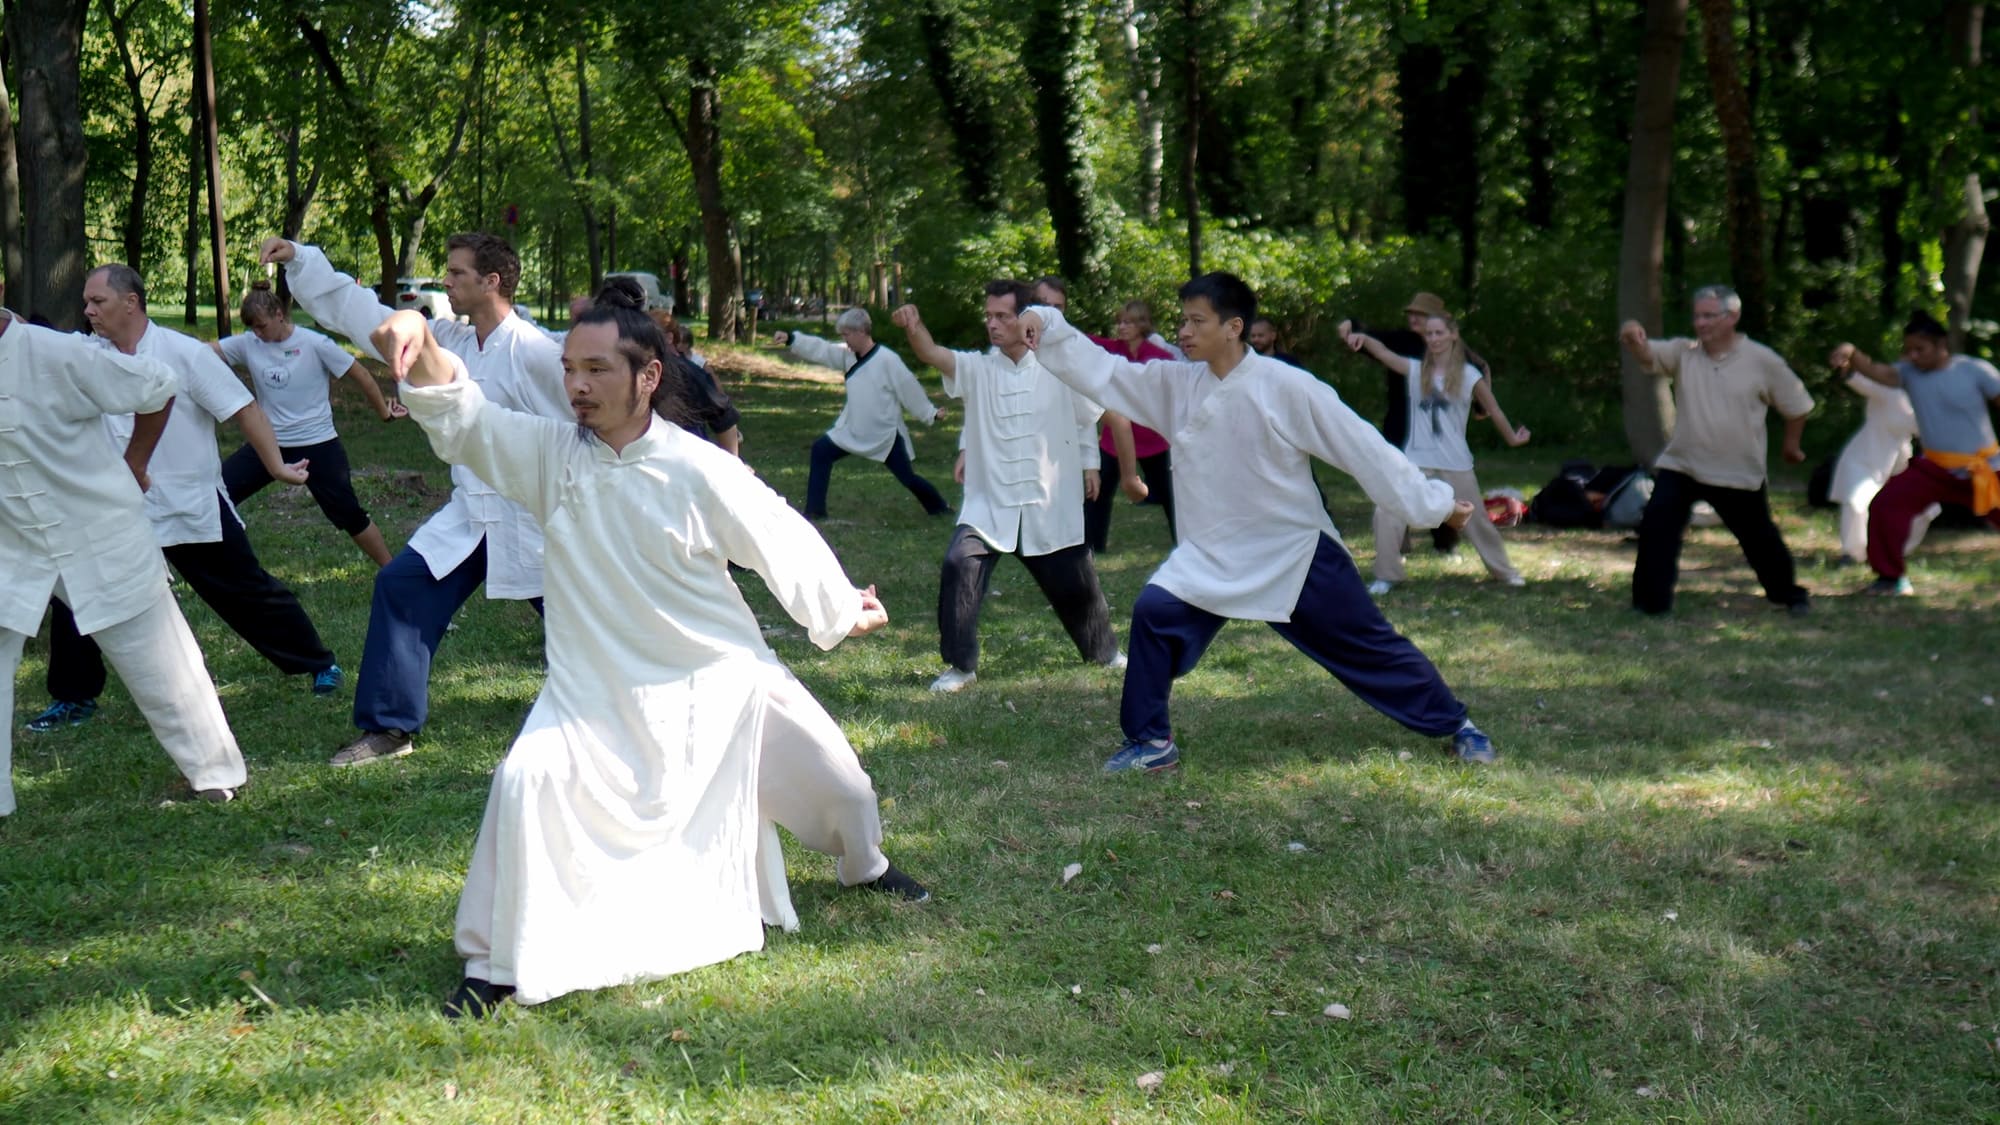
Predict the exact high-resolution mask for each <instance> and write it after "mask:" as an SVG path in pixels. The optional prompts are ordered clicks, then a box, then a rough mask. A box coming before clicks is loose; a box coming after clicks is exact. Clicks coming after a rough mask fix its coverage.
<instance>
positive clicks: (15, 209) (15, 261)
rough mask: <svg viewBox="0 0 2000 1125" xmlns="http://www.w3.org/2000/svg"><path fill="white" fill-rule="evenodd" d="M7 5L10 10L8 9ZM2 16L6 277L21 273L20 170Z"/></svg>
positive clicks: (1, 242) (0, 183) (0, 250)
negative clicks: (10, 99)
mask: <svg viewBox="0 0 2000 1125" xmlns="http://www.w3.org/2000/svg"><path fill="white" fill-rule="evenodd" d="M11 7H12V6H11V5H9V9H11ZM6 31H7V28H6V22H5V17H4V16H0V269H5V270H6V272H7V280H9V281H14V282H15V283H16V284H19V282H18V281H16V279H17V278H20V277H21V276H22V272H21V271H22V265H21V171H20V165H19V164H17V163H15V160H14V105H13V103H12V102H11V101H9V100H8V96H7V71H8V70H9V69H11V66H10V65H9V64H8V57H7V48H6V40H7V39H8V38H9V36H8V35H7V34H6Z"/></svg>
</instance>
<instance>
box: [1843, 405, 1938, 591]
mask: <svg viewBox="0 0 2000 1125" xmlns="http://www.w3.org/2000/svg"><path fill="white" fill-rule="evenodd" d="M1847 386H1848V388H1849V389H1850V390H1852V391H1853V392H1854V393H1855V394H1858V395H1860V396H1861V397H1863V398H1865V399H1867V400H1868V412H1867V414H1866V415H1865V416H1864V417H1863V418H1862V422H1861V428H1860V429H1858V430H1856V431H1854V436H1853V437H1851V438H1848V439H1847V445H1846V446H1845V447H1843V448H1842V449H1841V451H1840V460H1838V461H1836V462H1834V466H1833V485H1832V487H1831V488H1829V489H1828V490H1827V499H1829V500H1831V501H1833V502H1834V503H1835V504H1837V505H1839V506H1840V551H1841V553H1842V554H1844V555H1846V556H1847V557H1848V558H1850V559H1854V560H1856V561H1857V562H1858V561H1860V560H1863V559H1866V558H1867V557H1868V506H1869V505H1870V504H1873V503H1874V502H1875V494H1876V493H1878V492H1880V491H1882V486H1883V485H1884V484H1885V483H1887V482H1888V480H1889V478H1890V477H1893V476H1895V475H1896V474H1897V473H1900V472H1902V471H1903V470H1904V469H1905V468H1907V467H1908V466H1909V464H1910V452H1911V447H1910V442H1911V439H1913V438H1915V437H1916V436H1917V412H1916V411H1915V410H1913V409H1911V407H1910V396H1909V395H1908V394H1905V393H1904V391H1903V389H1902V388H1901V387H1890V386H1884V385H1883V384H1881V383H1878V382H1876V381H1875V380H1873V379H1870V378H1869V377H1868V376H1866V375H1863V374H1860V373H1859V372H1856V373H1854V374H1851V375H1849V376H1848V377H1847ZM1941 511H1943V509H1941V508H1939V507H1938V506H1937V505H1936V504H1933V505H1931V506H1930V508H1929V509H1928V510H1926V511H1925V512H1923V513H1922V514H1921V515H1919V516H1918V517H1917V518H1916V520H1915V521H1913V522H1912V523H1911V524H1910V540H1909V542H1908V544H1906V545H1905V548H1904V550H1905V553H1907V552H1909V551H1914V550H1916V549H1917V545H1918V544H1919V543H1922V542H1923V540H1924V532H1926V531H1928V530H1929V529H1930V526H1931V521H1932V520H1933V519H1936V518H1937V516H1938V514H1939V513H1940V512H1941Z"/></svg>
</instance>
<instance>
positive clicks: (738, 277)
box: [687, 59, 743, 340]
mask: <svg viewBox="0 0 2000 1125" xmlns="http://www.w3.org/2000/svg"><path fill="white" fill-rule="evenodd" d="M688 77H689V80H690V84H689V86H688V112H687V150H688V163H690V164H691V165H693V167H694V194H695V202H696V205H697V206H698V207H699V209H700V211H701V237H702V243H703V247H704V249H705V250H706V251H707V256H708V338H709V339H711V340H733V339H735V338H736V314H737V310H738V309H740V308H742V307H743V258H742V253H741V251H740V250H739V249H738V247H737V245H736V224H735V222H734V221H733V220H732V219H731V217H730V214H729V208H728V207H727V206H726V205H725V204H724V203H723V198H722V106H721V98H720V96H719V95H718V92H717V90H716V83H717V75H716V73H715V65H714V64H713V63H711V62H709V61H708V60H707V59H690V60H688Z"/></svg>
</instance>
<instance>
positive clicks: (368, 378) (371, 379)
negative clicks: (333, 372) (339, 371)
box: [347, 360, 410, 422]
mask: <svg viewBox="0 0 2000 1125" xmlns="http://www.w3.org/2000/svg"><path fill="white" fill-rule="evenodd" d="M347 381H348V382H350V383H353V384H354V385H355V386H357V387H360V388H361V397H362V398H365V399H367V400H368V405H369V407H370V408H371V409H373V410H374V411H375V416H376V417H377V418H380V419H382V420H383V421H384V422H388V421H392V420H394V419H397V418H407V417H409V414H410V412H409V411H407V410H405V409H403V404H402V403H400V402H395V403H392V402H390V401H389V400H388V399H387V398H385V397H383V395H382V388H381V386H380V385H378V384H377V383H376V382H375V376H374V375H372V374H370V373H369V371H368V369H367V368H366V367H363V366H362V365H361V363H360V361H358V360H357V361H356V362H355V364H354V366H352V367H349V368H348V369H347Z"/></svg>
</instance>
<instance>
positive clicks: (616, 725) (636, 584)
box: [374, 288, 929, 1016]
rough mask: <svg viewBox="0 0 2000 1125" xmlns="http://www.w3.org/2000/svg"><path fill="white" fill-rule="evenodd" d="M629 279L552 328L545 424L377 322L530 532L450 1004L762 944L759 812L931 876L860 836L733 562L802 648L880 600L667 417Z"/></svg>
mask: <svg viewBox="0 0 2000 1125" xmlns="http://www.w3.org/2000/svg"><path fill="white" fill-rule="evenodd" d="M633 296H634V295H633V294H630V293H625V292H623V291H621V290H619V289H615V288H607V290H606V291H605V292H603V293H601V294H600V295H599V300H598V304H597V305H596V307H594V308H592V309H591V310H590V311H588V312H586V313H585V314H584V315H582V316H581V317H579V318H578V319H577V320H576V322H575V323H574V325H573V327H572V328H571V330H570V333H569V336H568V338H567V339H566V340H565V341H564V345H563V359H562V362H563V370H564V385H565V388H566V390H567V395H568V400H569V404H570V406H571V408H572V411H573V414H572V417H571V419H570V420H569V421H568V422H567V423H558V422H555V421H552V420H550V419H547V418H540V417H535V416H533V415H529V414H526V413H522V412H519V411H514V410H509V409H506V408H504V407H502V406H501V405H499V404H498V403H496V402H493V401H491V400H490V399H489V398H488V397H487V395H486V394H485V393H484V392H483V389H482V388H481V387H480V386H479V384H477V383H476V382H474V381H473V380H471V379H469V378H468V377H467V373H466V370H465V364H464V362H463V361H462V360H460V359H459V358H458V357H457V356H455V355H453V354H451V353H450V352H448V351H447V350H445V349H444V348H443V347H441V346H440V345H439V343H438V341H437V339H436V338H435V337H434V336H432V335H431V332H430V330H429V328H428V327H427V326H426V325H425V322H424V321H423V319H422V318H421V317H418V316H417V315H416V314H415V313H411V312H399V313H396V314H394V315H393V316H391V317H390V318H389V319H387V320H386V321H384V322H383V324H382V325H381V327H380V328H378V329H377V330H376V332H375V334H374V345H375V347H376V348H377V349H378V351H379V352H380V354H382V355H383V356H384V357H385V358H386V359H387V360H388V362H389V364H390V368H391V370H392V371H394V372H395V373H396V375H397V377H398V378H405V379H407V380H408V384H407V388H406V390H405V391H404V394H403V401H404V403H405V404H406V405H407V406H408V407H409V410H410V416H411V417H412V418H414V419H416V421H417V423H418V424H419V425H421V426H422V427H423V428H424V431H425V433H426V434H427V435H429V437H430V441H431V448H432V449H433V450H435V451H436V452H437V454H438V456H439V457H441V458H443V459H444V460H446V461H449V462H451V463H452V464H454V465H459V466H464V467H467V468H469V469H471V470H472V471H474V472H476V473H478V474H479V476H480V479H482V480H485V481H487V482H489V483H491V484H492V485H493V486H494V487H495V488H496V489H498V490H499V492H500V493H501V494H502V495H504V496H507V497H508V498H509V499H511V500H512V501H514V502H515V503H518V504H521V505H522V506H523V507H524V508H525V510H526V511H527V512H528V513H529V514H530V515H531V516H532V518H534V519H535V520H537V521H538V522H540V523H541V524H542V526H543V527H544V528H546V530H547V533H548V535H547V544H548V547H547V559H548V603H547V607H548V618H547V621H548V646H547V651H548V668H549V671H548V679H547V681H546V682H545V684H544V685H543V688H542V692H541V694H540V695H539V696H538V697H537V698H536V700H535V705H534V708H533V710H531V711H530V712H529V715H528V718H527V721H526V723H525V724H524V725H523V727H522V730H521V733H520V735H519V737H518V738H517V739H516V740H515V743H514V745H513V748H512V749H511V750H510V751H509V752H508V754H507V757H506V759H505V760H504V761H502V762H501V764H500V766H499V768H498V769H497V770H495V772H494V776H493V787H492V791H491V795H490V796H489V798H488V800H487V806H486V814H485V818H484V820H483V822H482V823H481V825H480V829H479V838H478V841H477V843H476V844H475V845H474V847H473V852H472V862H471V867H470V870H469V871H468V873H467V876H466V883H465V890H464V893H463V894H462V896H461V897H460V899H459V906H458V919H457V926H456V943H457V948H458V951H459V953H460V955H461V956H463V957H464V958H465V976H464V980H463V981H462V982H461V983H460V985H459V988H458V990H457V991H456V992H455V993H454V994H453V996H452V997H451V999H450V1001H449V1002H448V1003H447V1004H446V1007H445V1011H446V1014H447V1015H451V1016H483V1015H486V1014H488V1013H489V1012H491V1011H492V1009H493V1008H494V1006H496V1005H497V1004H499V1003H501V1002H502V1001H504V1000H506V999H507V998H509V997H512V998H513V999H514V1000H516V1001H518V1002H520V1003H526V1004H535V1003H540V1002H542V1001H544V1000H548V999H551V998H553V997H556V996H561V995H563V994H565V993H568V992H573V991H577V990H582V989H595V988H609V987H613V986H615V985H620V984H625V983H629V982H633V981H640V980H650V979H654V978H658V977H663V976H668V975H671V974H674V973H679V972H683V971H686V970H688V969H692V968H696V967H698V966H701V965H707V964H712V963H714V962H717V961H722V960H726V959H728V958H730V957H734V956H736V955H738V954H740V953H745V952H748V951H750V950H755V949H759V948H762V946H763V944H764V926H765V925H776V926H782V927H784V928H786V929H795V928H796V927H797V926H798V918H797V915H796V914H795V913H794V911H793V909H792V905H791V900H790V896H789V894H788V893H787V891H786V886H785V866H784V854H783V849H782V847H781V845H780V843H779V840H778V836H777V832H776V827H779V826H782V827H784V828H785V829H787V830H788V831H790V832H791V833H792V834H793V835H794V836H795V837H796V838H797V839H798V841H799V842H800V843H802V844H804V845H805V846H806V847H808V848H811V849H813V850H815V851H819V852H822V853H825V854H829V855H832V856H834V857H836V858H837V860H838V864H837V871H838V876H839V879H840V881H841V882H842V883H843V884H845V885H848V886H854V887H866V888H868V889H872V890H876V891H882V892H887V893H889V894H893V895H895V896H897V897H899V898H902V899H904V900H908V901H922V900H923V899H926V898H928V897H929V892H928V891H926V890H925V889H924V888H923V886H922V885H920V884H919V883H917V882H916V881H915V880H913V879H911V878H910V877H909V876H907V875H904V874H903V873H902V872H900V871H898V870H897V869H896V868H895V867H894V866H892V865H891V864H890V862H889V860H888V857H887V856H885V855H883V854H882V848H881V839H882V826H881V821H880V818H879V815H878V813H877V807H878V806H877V801H876V797H875V791H874V787H873V785H872V784H871V783H870V782H869V780H868V775H867V774H866V773H865V772H864V771H863V770H862V768H861V763H860V761H859V759H858V758H857V757H856V756H855V753H854V750H853V748H852V747H851V746H850V745H849V744H848V742H847V740H846V738H845V737H844V736H843V735H842V734H841V731H840V727H839V726H838V725H837V724H836V723H835V722H834V721H833V719H832V718H831V717H830V716H828V715H827V713H826V711H825V710H824V709H823V708H822V707H821V706H820V705H819V703H818V702H817V701H816V700H814V699H813V697H812V695H811V694H810V693H809V692H807V691H806V689H805V688H804V686H803V685H801V684H800V683H799V681H798V680H797V679H796V678H794V677H793V676H792V674H791V673H790V672H789V671H788V670H786V668H785V667H784V665H782V664H780V663H779V662H778V658H777V656H776V655H775V654H774V653H773V652H772V651H771V649H770V646H769V645H768V644H766V643H765V641H764V638H763V633H762V631H761V629H760V628H759V626H758V622H757V618H756V616H755V615H754V614H753V613H752V612H751V611H750V608H749V606H748V605H747V604H746V603H745V602H744V600H743V595H742V593H741V592H740V591H739V590H738V589H737V588H736V584H735V582H734V581H733V580H732V579H731V577H730V565H731V564H732V563H734V564H737V565H739V566H742V567H744V568H746V569H748V570H752V571H755V572H756V573H757V574H758V575H759V576H760V577H762V578H763V580H764V583H765V585H766V586H768V587H769V588H770V590H771V592H772V594H773V595H774V596H775V597H776V598H777V600H778V602H779V603H780V604H781V605H783V606H784V607H785V609H786V611H787V612H788V613H790V614H791V616H792V618H793V619H794V620H795V621H797V622H798V623H799V624H800V625H802V626H803V627H804V628H805V631H806V634H807V636H808V637H810V638H811V640H812V641H813V643H814V644H816V645H818V646H819V647H821V648H823V649H830V648H832V647H833V646H834V645H836V644H838V643H839V642H840V641H841V640H842V639H843V638H846V637H858V636H861V635H863V634H866V633H870V632H873V631H875V630H876V629H879V628H881V627H882V626H884V625H886V624H887V623H888V620H889V619H888V615H887V613H886V612H884V610H883V608H882V603H881V602H880V601H879V600H877V599H876V597H875V591H874V588H873V587H869V588H868V589H865V590H861V589H856V588H855V586H854V584H853V583H852V582H850V581H849V580H848V578H847V576H846V575H845V574H844V573H843V572H842V571H841V567H840V563H839V561H838V560H837V559H835V558H834V555H833V552H832V550H831V549H829V548H828V547H827V545H826V543H825V541H824V540H822V539H821V538H820V537H819V535H818V534H817V533H816V532H815V531H814V530H813V528H812V525H811V524H809V523H807V522H806V520H805V519H804V518H803V517H802V516H800V515H798V514H797V513H796V512H794V511H793V510H792V509H791V508H790V507H789V506H788V505H787V504H786V503H785V500H784V498H783V497H781V496H779V495H778V494H777V493H775V492H773V491H772V490H771V489H770V488H769V487H768V486H767V485H765V484H764V483H763V482H761V481H759V480H758V479H757V477H756V476H755V475H754V474H753V473H751V472H750V470H749V469H748V468H747V467H746V466H745V465H744V464H743V463H742V462H741V461H739V460H738V459H736V458H734V457H732V456H730V455H729V454H727V453H725V452H723V451H722V450H720V449H718V448H717V447H715V446H713V445H711V444H709V443H708V442H705V441H702V440H700V439H699V438H696V437H694V436H692V435H690V434H688V433H686V432H685V431H684V430H682V429H680V428H679V427H677V426H675V425H672V424H667V423H672V422H677V421H681V420H683V418H684V417H685V414H686V411H685V408H684V406H683V405H682V403H683V401H684V400H683V399H682V397H681V394H680V391H681V386H680V384H681V366H680V365H679V364H678V363H675V362H671V361H670V359H669V357H670V355H671V352H670V345H669V344H668V343H667V342H666V340H665V338H664V336H663V335H662V333H661V332H660V329H659V326H658V325H656V324H654V323H653V321H652V320H651V319H649V318H648V317H647V316H646V315H645V313H644V311H643V309H642V305H643V302H642V301H635V300H633ZM656 415H657V416H658V417H657V418H656ZM662 419H664V422H663V421H662Z"/></svg>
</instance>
